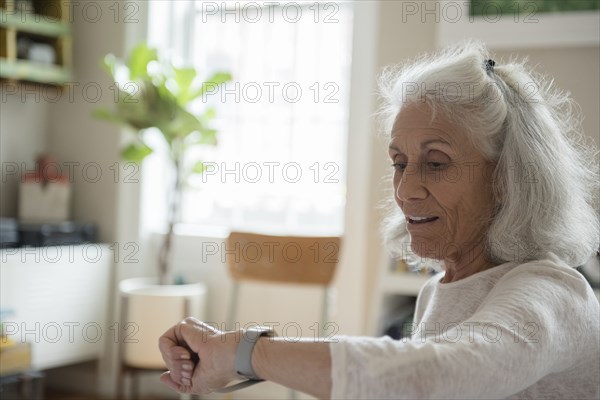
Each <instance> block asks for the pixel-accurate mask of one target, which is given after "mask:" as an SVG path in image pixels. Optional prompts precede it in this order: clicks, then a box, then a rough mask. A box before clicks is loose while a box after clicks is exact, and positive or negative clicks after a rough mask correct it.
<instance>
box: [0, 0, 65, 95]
mask: <svg viewBox="0 0 600 400" xmlns="http://www.w3.org/2000/svg"><path fill="white" fill-rule="evenodd" d="M19 40H23V41H27V42H29V43H31V44H34V45H36V44H37V45H40V44H42V45H47V46H49V47H50V48H51V49H52V51H53V53H54V62H53V63H52V64H50V63H41V62H36V61H32V60H30V59H28V58H27V55H26V54H19V50H18V42H19ZM71 48H72V44H71V25H70V22H69V10H68V4H67V1H65V0H28V1H21V0H0V78H2V79H5V80H6V79H9V80H16V81H30V82H37V83H44V84H51V85H62V84H64V83H66V82H68V81H69V80H70V79H71V76H72V73H71V65H72V60H71V54H72V50H71Z"/></svg>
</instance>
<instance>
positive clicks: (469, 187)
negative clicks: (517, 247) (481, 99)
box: [389, 104, 494, 262]
mask: <svg viewBox="0 0 600 400" xmlns="http://www.w3.org/2000/svg"><path fill="white" fill-rule="evenodd" d="M389 153H390V158H391V159H392V163H393V168H394V192H395V200H396V203H397V204H398V206H400V208H401V209H402V212H403V213H404V215H405V217H406V222H407V227H408V231H409V233H410V237H411V248H412V251H413V252H414V253H416V254H417V255H419V256H421V257H427V258H435V259H438V260H447V261H448V260H452V261H454V262H458V261H459V260H462V261H464V262H468V261H469V260H467V259H464V257H465V256H467V257H469V253H470V254H471V255H472V256H473V257H475V256H476V255H477V254H481V250H483V248H484V244H485V236H486V232H487V229H488V227H489V223H490V220H491V218H492V216H493V210H494V196H493V191H492V185H491V173H492V171H493V165H492V164H491V163H490V162H488V161H487V160H486V159H485V158H484V157H483V155H482V154H481V153H480V152H479V150H478V149H477V148H475V147H474V146H473V144H471V142H470V141H469V140H468V138H467V134H466V133H465V132H464V131H463V130H462V129H461V127H460V126H456V125H455V124H453V123H452V122H450V121H449V120H447V119H446V118H445V117H444V116H441V115H437V116H436V118H435V119H434V120H433V121H431V112H430V109H429V108H428V107H427V106H426V105H424V104H420V105H411V106H408V107H407V108H405V109H403V110H402V111H401V112H400V113H399V114H398V116H397V117H396V121H395V123H394V127H393V128H392V133H391V140H390V147H389ZM471 252H476V253H471ZM471 261H472V260H471Z"/></svg>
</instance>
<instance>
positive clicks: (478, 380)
mask: <svg viewBox="0 0 600 400" xmlns="http://www.w3.org/2000/svg"><path fill="white" fill-rule="evenodd" d="M599 313H600V311H599V306H598V301H597V299H596V298H595V296H594V294H593V292H592V290H591V289H590V288H589V287H588V286H587V284H586V282H585V281H584V280H583V279H582V278H581V276H580V275H579V274H577V273H576V272H575V271H574V270H571V269H567V268H562V269H553V268H548V266H547V265H543V264H539V265H522V266H520V267H516V268H515V269H513V270H512V271H510V272H508V273H507V274H506V275H505V276H504V277H502V278H501V279H500V280H499V281H498V282H497V284H496V285H495V286H494V288H493V289H492V291H491V292H490V293H489V295H488V296H487V298H486V300H485V301H484V302H483V303H482V304H481V305H480V306H479V308H478V309H477V311H476V312H475V313H474V314H473V315H472V316H470V317H469V318H468V319H466V320H465V321H462V322H460V323H453V324H446V326H443V327H440V326H437V327H436V326H435V325H428V326H426V327H421V329H423V330H425V331H423V332H420V334H421V335H416V336H413V339H412V340H399V341H396V340H392V339H390V338H389V337H383V338H377V339H376V338H366V337H355V338H350V337H346V338H341V339H340V340H339V341H338V342H337V343H332V344H331V346H330V351H331V358H332V392H331V397H332V398H334V399H351V398H360V399H367V398H380V399H383V398H390V399H391V398H393V399H416V398H427V399H430V398H443V399H453V398H461V399H464V398H480V399H482V398H505V397H508V396H511V395H513V394H515V393H518V392H520V391H522V390H524V389H526V388H528V387H529V386H531V385H533V384H534V383H535V382H537V381H538V380H540V379H541V378H542V377H544V376H545V375H548V374H550V373H553V372H559V371H562V370H564V369H565V368H568V367H570V366H571V365H573V364H574V363H575V362H577V360H578V359H579V358H581V357H582V356H583V355H584V353H585V352H586V351H588V350H587V349H590V348H593V349H596V350H597V347H598V346H597V344H594V343H590V342H594V341H597V339H598V335H597V334H592V335H590V334H589V332H596V331H597V326H598V318H599V317H598V315H599ZM417 328H419V327H417Z"/></svg>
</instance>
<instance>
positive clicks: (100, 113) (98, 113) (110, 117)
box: [92, 108, 127, 125]
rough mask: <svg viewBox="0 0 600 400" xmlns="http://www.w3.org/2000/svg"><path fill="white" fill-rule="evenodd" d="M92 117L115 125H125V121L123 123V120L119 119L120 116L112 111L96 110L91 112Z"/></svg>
mask: <svg viewBox="0 0 600 400" xmlns="http://www.w3.org/2000/svg"><path fill="white" fill-rule="evenodd" d="M92 117H94V118H98V119H103V120H105V121H108V122H112V123H115V124H117V125H125V124H127V121H125V120H124V119H123V118H121V117H120V116H118V115H117V114H115V113H113V112H112V111H110V110H108V109H106V108H97V109H95V110H93V111H92Z"/></svg>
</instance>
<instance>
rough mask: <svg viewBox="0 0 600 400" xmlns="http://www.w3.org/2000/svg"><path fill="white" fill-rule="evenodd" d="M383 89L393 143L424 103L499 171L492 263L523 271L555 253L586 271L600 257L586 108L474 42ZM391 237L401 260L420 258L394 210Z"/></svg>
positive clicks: (395, 76) (399, 75)
mask: <svg viewBox="0 0 600 400" xmlns="http://www.w3.org/2000/svg"><path fill="white" fill-rule="evenodd" d="M488 60H489V61H488ZM494 64H495V65H494ZM379 86H380V91H381V94H382V97H383V99H384V105H383V107H382V109H381V111H380V116H381V117H382V122H383V125H384V127H385V131H386V132H387V133H388V134H389V132H390V131H391V127H392V125H393V123H394V120H395V118H396V116H397V115H398V113H399V112H400V110H402V108H403V107H405V106H407V105H410V104H416V103H424V104H426V105H427V106H429V108H430V110H431V112H432V119H433V118H434V117H435V114H436V113H438V112H439V113H441V114H443V115H444V116H446V117H447V118H450V119H451V120H452V121H453V122H454V123H456V124H458V125H459V126H461V127H463V128H464V130H465V132H466V133H467V135H468V137H469V139H470V140H471V141H472V143H473V144H474V145H475V146H476V147H477V148H478V149H479V150H480V151H481V152H482V154H483V155H484V157H485V158H487V159H488V160H489V161H491V162H493V163H495V165H496V167H495V170H494V174H493V188H494V195H495V198H496V203H497V206H496V207H497V209H496V213H495V215H494V219H493V221H492V223H491V225H490V228H489V230H488V233H487V241H486V246H487V248H486V251H487V255H488V256H489V257H490V258H491V259H492V260H494V261H495V262H507V261H517V262H524V261H528V260H535V259H542V258H545V257H546V256H547V253H549V252H550V253H554V254H555V255H556V256H558V257H559V258H560V259H561V260H563V261H564V262H565V263H567V264H568V265H571V266H579V265H582V264H584V263H585V262H586V261H587V260H588V259H589V257H590V256H591V255H592V254H593V253H594V252H595V251H596V250H597V249H598V245H599V230H600V227H599V223H598V215H597V213H596V211H595V209H594V202H595V200H596V198H595V197H596V196H597V193H598V186H599V185H598V165H597V161H596V156H597V151H596V149H595V146H593V144H591V143H590V142H589V140H588V141H587V142H586V140H585V139H584V136H583V134H582V131H581V126H580V117H579V112H578V111H579V109H578V107H577V105H576V104H575V103H574V101H573V100H572V99H571V98H570V96H569V94H568V93H565V92H561V91H559V90H557V89H556V88H554V86H553V82H552V81H550V80H548V79H547V78H544V77H542V76H538V75H534V74H532V73H530V72H529V71H528V68H527V66H526V64H525V61H518V60H510V61H509V62H507V63H502V62H495V63H494V62H492V61H491V57H490V55H489V54H488V51H487V49H486V47H485V45H484V44H483V43H481V42H477V41H467V42H463V43H461V44H459V45H456V46H453V47H449V48H446V49H444V50H441V51H440V52H438V53H435V54H433V55H425V56H422V57H420V58H418V59H417V60H415V61H413V62H410V63H408V64H406V65H403V66H401V67H400V68H389V69H387V70H386V71H384V73H383V74H382V76H381V78H380V85H379ZM390 197H391V196H390ZM390 203H394V202H393V201H391V202H390ZM383 235H384V239H385V241H386V244H387V245H388V248H389V249H390V250H391V251H392V253H395V255H397V256H401V257H403V258H408V257H410V256H411V253H410V250H408V249H409V248H408V247H407V246H406V242H407V240H408V233H407V231H406V228H405V221H404V216H403V215H402V212H401V211H400V209H399V208H398V206H397V205H395V204H394V206H393V208H392V209H391V210H390V212H389V215H388V217H387V218H386V219H385V221H384V224H383ZM413 256H414V254H413ZM430 266H431V264H430ZM433 267H434V268H436V269H439V266H437V267H436V266H435V265H433Z"/></svg>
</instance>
